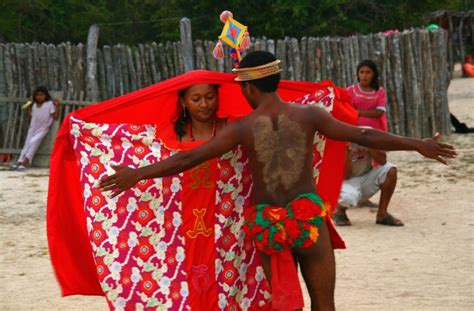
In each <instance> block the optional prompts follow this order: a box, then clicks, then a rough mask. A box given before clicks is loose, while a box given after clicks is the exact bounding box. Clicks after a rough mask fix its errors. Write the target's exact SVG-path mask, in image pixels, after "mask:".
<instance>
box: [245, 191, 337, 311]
mask: <svg viewBox="0 0 474 311" xmlns="http://www.w3.org/2000/svg"><path fill="white" fill-rule="evenodd" d="M328 210H329V206H328V205H327V204H325V203H324V202H323V201H322V200H321V198H320V197H319V196H318V195H317V194H316V193H314V192H311V193H304V194H300V195H298V196H297V197H296V198H295V199H294V200H292V201H291V202H290V203H288V204H287V206H286V207H279V206H271V205H269V204H258V205H256V206H255V207H254V208H249V209H248V210H246V211H245V215H244V217H245V223H244V226H243V229H244V231H245V234H246V235H247V236H249V237H252V238H253V239H254V242H255V245H256V246H257V248H258V249H259V250H260V251H262V252H264V253H266V254H268V255H270V260H271V270H272V279H271V289H272V309H273V310H294V309H301V308H303V306H304V301H303V292H302V289H301V286H300V283H299V280H298V272H297V271H296V266H295V264H294V261H293V256H292V254H291V249H292V248H295V247H301V248H307V247H311V246H312V245H314V244H315V243H316V241H317V240H318V236H319V227H320V226H321V224H322V223H323V221H324V218H325V216H326V211H328Z"/></svg>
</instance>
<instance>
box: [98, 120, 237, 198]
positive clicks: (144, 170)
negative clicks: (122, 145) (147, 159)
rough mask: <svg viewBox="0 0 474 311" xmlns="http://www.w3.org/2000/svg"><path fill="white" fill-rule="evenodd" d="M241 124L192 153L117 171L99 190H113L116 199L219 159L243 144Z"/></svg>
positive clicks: (233, 124)
mask: <svg viewBox="0 0 474 311" xmlns="http://www.w3.org/2000/svg"><path fill="white" fill-rule="evenodd" d="M240 124H241V122H240V121H235V122H232V123H231V124H229V125H227V126H226V127H225V128H224V129H222V131H221V132H220V133H219V134H217V136H216V137H214V138H213V139H211V140H210V141H208V142H207V143H205V144H203V145H201V146H199V147H197V148H196V149H193V150H190V151H182V152H179V153H177V154H175V155H173V156H171V157H169V158H167V159H165V160H163V161H160V162H158V163H155V164H150V165H147V166H144V167H141V168H137V169H133V168H130V167H126V166H117V167H114V169H115V170H116V173H115V174H113V175H111V176H108V177H106V178H105V179H103V180H102V181H101V182H100V187H101V188H102V191H109V190H113V191H114V192H113V197H114V196H117V195H118V194H119V193H121V192H123V191H125V190H127V189H129V188H131V187H133V186H134V185H135V184H136V183H137V182H139V181H140V180H142V179H151V178H157V177H165V176H170V175H175V174H178V173H181V172H183V171H186V170H188V169H190V168H192V167H194V166H196V165H198V164H200V163H202V162H205V161H207V160H210V159H212V158H215V157H217V156H220V155H222V154H224V153H226V152H227V151H229V150H231V149H232V148H233V147H234V146H236V145H238V144H240V143H241V125H240Z"/></svg>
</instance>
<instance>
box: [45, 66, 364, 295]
mask: <svg viewBox="0 0 474 311" xmlns="http://www.w3.org/2000/svg"><path fill="white" fill-rule="evenodd" d="M233 79H234V75H231V74H225V73H217V72H211V71H203V70H196V71H192V72H189V73H186V74H183V75H181V76H178V77H175V78H172V79H169V80H166V81H163V82H160V83H157V84H155V85H152V86H149V87H147V88H144V89H141V90H138V91H135V92H132V93H130V94H126V95H123V96H120V97H117V98H114V99H110V100H107V101H104V102H102V103H100V104H97V105H92V106H89V107H86V108H83V109H81V110H78V111H75V112H73V113H72V114H70V115H68V116H67V117H66V119H65V121H64V122H63V124H62V126H61V128H60V131H59V133H58V136H57V138H56V142H55V145H54V148H53V151H52V155H51V167H50V179H49V190H48V203H47V234H48V242H49V249H50V255H51V261H52V263H53V266H54V268H55V272H56V276H57V278H58V281H59V283H60V285H61V288H62V293H63V295H65V296H67V295H74V294H84V295H103V293H102V290H101V288H100V285H99V282H98V280H97V274H96V268H95V264H94V261H93V259H92V249H91V246H90V244H89V238H88V234H87V230H86V223H85V217H84V212H83V198H82V187H81V184H80V182H79V173H78V166H77V163H76V161H77V160H76V157H75V155H74V151H73V148H72V146H71V143H70V140H69V118H70V117H71V115H74V116H77V117H78V118H79V119H81V120H84V121H86V122H96V123H130V124H156V125H157V132H158V133H159V134H160V136H162V139H163V142H164V143H165V144H166V145H167V146H169V147H171V148H179V147H180V146H181V144H179V143H178V142H176V141H175V139H174V134H173V132H172V124H173V121H174V119H175V118H176V116H177V96H178V95H177V91H178V90H180V89H183V88H187V87H189V86H191V85H194V84H218V85H219V86H220V87H219V110H218V116H220V117H225V116H240V115H246V114H248V113H250V112H251V111H252V110H251V108H250V106H249V105H248V103H247V102H246V100H245V98H244V97H243V95H242V93H241V90H240V86H239V85H238V83H236V82H234V80H233ZM321 84H322V85H327V86H331V87H333V84H332V83H331V82H330V81H325V82H322V83H320V84H319V85H320V86H321ZM316 88H317V86H316V84H315V83H310V82H294V81H281V83H280V87H279V89H278V92H279V94H280V96H281V97H282V99H283V100H292V99H295V98H298V97H301V96H303V95H305V94H308V93H311V92H313V91H314V90H315V89H316ZM336 94H337V96H338V99H339V100H338V104H337V105H335V107H334V109H333V112H332V115H333V116H334V117H336V118H337V119H339V120H341V121H344V122H348V123H351V124H354V122H355V119H356V117H357V116H356V113H355V111H354V110H353V108H352V107H351V104H350V97H349V96H348V95H347V94H346V93H345V91H344V90H342V89H339V88H336ZM331 144H332V145H333V148H328V146H329V145H331ZM183 145H184V146H185V147H187V148H189V147H191V146H192V144H188V145H186V144H183ZM326 146H327V149H330V152H325V154H324V158H323V164H322V166H321V171H320V179H319V182H318V185H317V187H318V193H319V194H320V195H321V197H322V198H323V199H324V200H327V201H329V202H330V203H331V204H332V205H333V206H335V203H336V201H337V197H338V195H339V191H340V185H341V182H342V177H343V167H342V165H341V163H342V161H343V158H344V156H345V154H344V152H345V144H344V143H343V142H334V141H330V140H328V141H327V145H326ZM341 157H342V158H341ZM334 185H337V186H334ZM334 246H335V247H337V245H334ZM341 246H343V242H342V240H341V243H340V244H339V247H341Z"/></svg>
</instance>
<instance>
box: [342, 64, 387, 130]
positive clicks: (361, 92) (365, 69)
mask: <svg viewBox="0 0 474 311" xmlns="http://www.w3.org/2000/svg"><path fill="white" fill-rule="evenodd" d="M357 81H358V82H357V83H355V84H353V85H351V86H349V87H348V88H347V91H348V92H349V95H350V96H351V97H352V104H353V105H354V108H356V109H357V111H358V113H359V117H358V119H357V125H358V126H370V127H372V128H375V129H378V130H381V131H384V132H386V131H387V116H386V109H385V103H386V101H387V97H386V95H385V90H384V89H383V87H381V86H380V82H379V71H378V70H377V66H376V65H375V63H374V62H373V61H371V60H363V61H361V62H360V63H359V65H358V66H357Z"/></svg>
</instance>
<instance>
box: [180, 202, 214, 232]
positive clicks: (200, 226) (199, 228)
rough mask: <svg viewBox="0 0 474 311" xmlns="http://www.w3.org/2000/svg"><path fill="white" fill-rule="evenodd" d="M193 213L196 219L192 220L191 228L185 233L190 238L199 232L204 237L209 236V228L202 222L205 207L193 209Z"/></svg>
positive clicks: (210, 230)
mask: <svg viewBox="0 0 474 311" xmlns="http://www.w3.org/2000/svg"><path fill="white" fill-rule="evenodd" d="M193 214H194V216H196V221H195V222H194V228H193V230H188V231H186V234H187V235H188V237H190V238H191V239H195V238H196V237H197V236H198V235H199V234H202V235H204V236H205V237H206V238H207V237H209V236H210V235H211V233H212V229H211V228H206V224H205V223H204V215H206V209H205V208H203V209H193Z"/></svg>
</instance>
